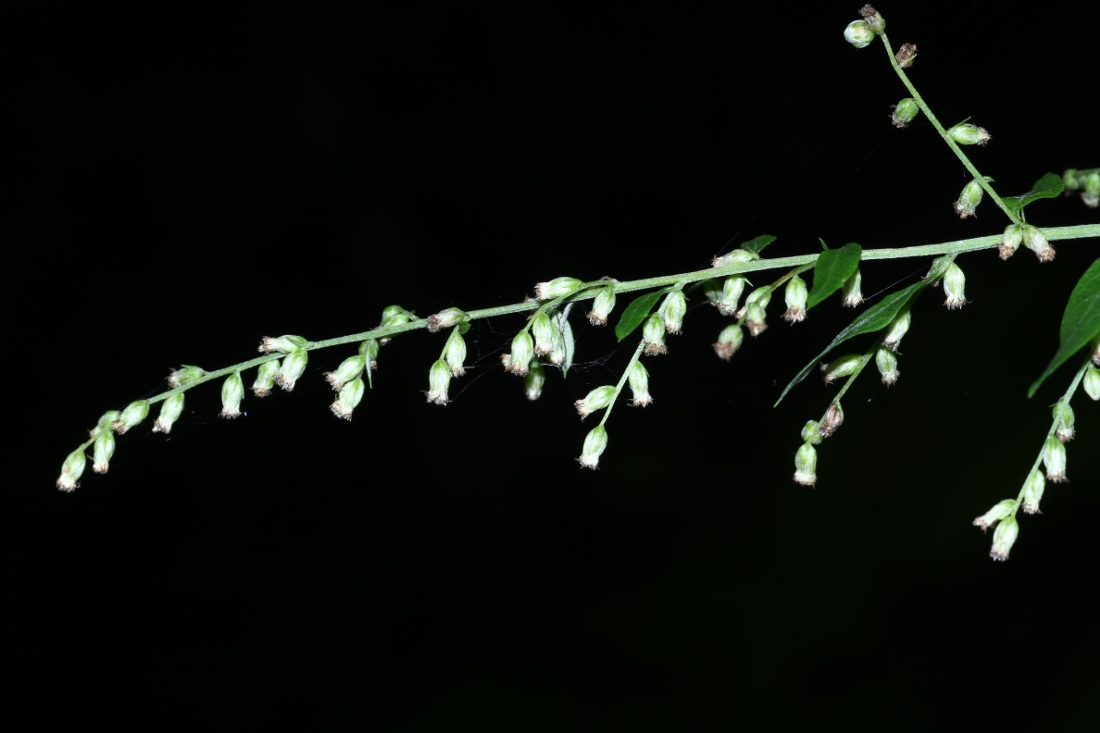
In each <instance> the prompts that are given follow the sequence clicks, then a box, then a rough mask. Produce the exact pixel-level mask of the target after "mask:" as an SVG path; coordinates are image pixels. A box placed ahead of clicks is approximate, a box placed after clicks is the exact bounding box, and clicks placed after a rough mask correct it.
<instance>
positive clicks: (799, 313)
mask: <svg viewBox="0 0 1100 733" xmlns="http://www.w3.org/2000/svg"><path fill="white" fill-rule="evenodd" d="M809 297H810V289H809V288H807V287H806V281H805V280H803V279H802V278H800V277H799V276H798V275H795V276H794V277H792V278H791V279H790V280H788V281H787V287H786V289H785V290H784V291H783V302H784V303H785V304H786V305H787V312H786V313H784V314H783V320H785V321H789V322H791V323H799V322H801V321H804V320H806V302H807V300H809Z"/></svg>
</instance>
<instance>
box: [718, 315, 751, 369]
mask: <svg viewBox="0 0 1100 733" xmlns="http://www.w3.org/2000/svg"><path fill="white" fill-rule="evenodd" d="M744 340H745V332H744V331H742V330H741V327H740V326H738V325H737V324H736V323H734V324H731V325H729V326H726V327H725V328H724V329H722V333H720V334H718V342H717V343H715V344H714V353H716V354H718V358H719V359H724V360H726V361H729V360H730V359H731V358H733V355H734V354H736V353H737V350H738V349H740V348H741V343H742V342H743V341H744Z"/></svg>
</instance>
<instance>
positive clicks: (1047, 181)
mask: <svg viewBox="0 0 1100 733" xmlns="http://www.w3.org/2000/svg"><path fill="white" fill-rule="evenodd" d="M1065 186H1066V184H1065V183H1063V182H1062V177H1061V176H1056V175H1054V174H1053V173H1047V174H1046V175H1045V176H1043V177H1042V178H1040V179H1039V180H1038V181H1036V182H1035V185H1033V186H1032V187H1031V190H1030V191H1028V192H1027V193H1024V194H1020V195H1019V196H1006V197H1005V199H1004V202H1005V206H1007V207H1008V210H1009V211H1011V212H1012V213H1013V214H1016V213H1019V211H1020V209H1022V208H1024V207H1025V206H1027V205H1028V204H1030V203H1031V202H1032V201H1038V200H1039V199H1053V198H1057V197H1059V196H1061V195H1062V189H1064V188H1065Z"/></svg>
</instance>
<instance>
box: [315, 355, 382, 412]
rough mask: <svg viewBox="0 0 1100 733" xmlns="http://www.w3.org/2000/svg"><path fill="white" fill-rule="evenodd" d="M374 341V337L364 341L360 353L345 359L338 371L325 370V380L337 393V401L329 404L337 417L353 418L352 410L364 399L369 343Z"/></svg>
mask: <svg viewBox="0 0 1100 733" xmlns="http://www.w3.org/2000/svg"><path fill="white" fill-rule="evenodd" d="M372 341H373V339H372V340H371V341H364V342H363V344H362V345H361V346H360V347H359V353H358V354H356V355H355V356H349V357H348V358H347V359H344V361H343V362H342V363H341V364H340V366H339V367H337V368H336V371H334V372H325V381H327V382H328V383H329V385H330V386H331V387H332V388H333V389H334V390H336V393H337V396H336V401H335V402H333V403H332V404H331V405H330V406H329V409H330V410H332V414H333V415H336V417H339V418H343V419H344V420H351V414H352V412H353V411H354V410H355V408H356V407H358V406H359V403H360V402H361V401H362V399H363V394H364V393H365V392H366V385H364V384H363V372H364V371H367V370H368V369H369V367H368V366H367V365H368V354H369V353H370V348H369V347H368V346H367V344H369V343H371V342H372ZM373 343H375V344H377V343H378V342H377V341H373ZM375 351H376V352H377V346H376V347H375ZM364 352H366V353H364Z"/></svg>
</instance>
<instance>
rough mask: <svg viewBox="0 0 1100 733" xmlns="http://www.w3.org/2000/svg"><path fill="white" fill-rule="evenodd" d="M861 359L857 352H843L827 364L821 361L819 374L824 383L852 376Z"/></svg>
mask: <svg viewBox="0 0 1100 733" xmlns="http://www.w3.org/2000/svg"><path fill="white" fill-rule="evenodd" d="M862 360H863V357H862V356H860V355H859V354H845V355H844V356H841V357H838V358H836V359H833V360H832V361H831V362H829V363H828V364H826V363H824V362H822V364H821V376H822V378H823V379H824V380H825V384H832V383H833V382H835V381H836V380H838V379H843V378H844V377H850V376H852V375H853V374H855V371H856V369H857V368H858V367H859V362H860V361H862Z"/></svg>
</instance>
